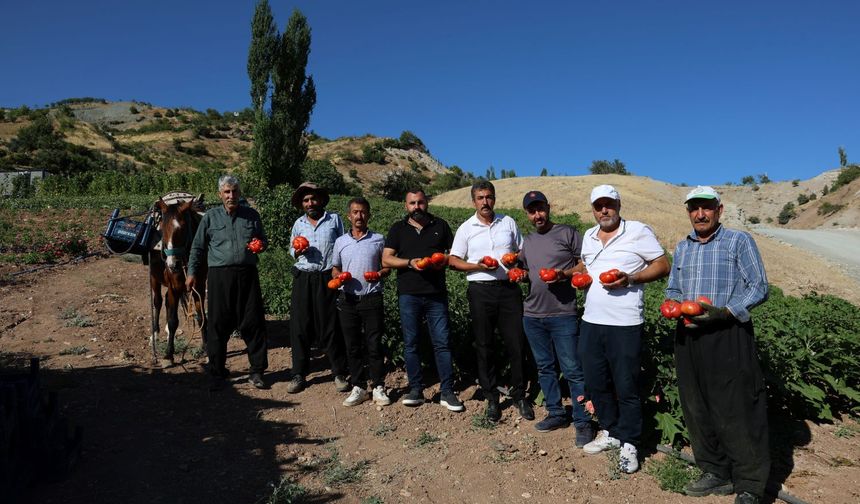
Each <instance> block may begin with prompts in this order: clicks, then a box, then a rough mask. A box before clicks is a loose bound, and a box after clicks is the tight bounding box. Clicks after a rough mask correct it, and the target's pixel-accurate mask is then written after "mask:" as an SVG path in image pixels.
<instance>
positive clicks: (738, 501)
mask: <svg viewBox="0 0 860 504" xmlns="http://www.w3.org/2000/svg"><path fill="white" fill-rule="evenodd" d="M759 502H760V499H759V498H758V497H756V496H755V495H753V494H751V493H749V492H742V493H739V494H738V495H737V497H735V504H759Z"/></svg>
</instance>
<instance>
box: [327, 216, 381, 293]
mask: <svg viewBox="0 0 860 504" xmlns="http://www.w3.org/2000/svg"><path fill="white" fill-rule="evenodd" d="M384 247H385V239H384V238H383V237H382V235H381V234H379V233H375V232H373V231H371V230H369V229H368V230H367V232H366V233H364V236H362V237H361V238H357V239H356V238H355V237H353V236H352V233H351V232H347V233H346V234H344V235H343V236H341V237H340V238H338V239H337V240H336V241H335V242H334V258H333V259H332V265H334V266H335V267H336V268H339V269H340V270H341V271H349V273H350V274H351V275H352V280H350V281H349V282H346V283H345V284H343V287H342V289H343V291H344V292H346V293H347V294H354V295H356V296H365V295H367V294H372V293H375V292H382V282H381V281H379V282H367V281H366V280H365V279H364V273H365V272H367V271H379V270H381V269H382V249H383V248H384Z"/></svg>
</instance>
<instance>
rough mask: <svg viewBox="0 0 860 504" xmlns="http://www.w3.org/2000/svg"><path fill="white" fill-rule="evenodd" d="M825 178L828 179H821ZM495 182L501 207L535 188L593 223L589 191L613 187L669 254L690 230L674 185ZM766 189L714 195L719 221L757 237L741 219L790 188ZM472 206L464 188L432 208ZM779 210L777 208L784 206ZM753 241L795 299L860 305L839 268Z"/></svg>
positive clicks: (600, 180) (680, 191)
mask: <svg viewBox="0 0 860 504" xmlns="http://www.w3.org/2000/svg"><path fill="white" fill-rule="evenodd" d="M825 175H827V174H823V175H821V176H819V177H823V176H825ZM813 180H815V179H813ZM817 182H818V181H815V182H811V183H817ZM493 183H494V184H495V186H496V193H497V203H496V204H497V207H499V208H519V207H520V205H521V204H522V198H523V195H524V194H525V193H526V192H527V191H530V190H533V189H537V190H540V191H542V192H544V193H545V194H546V196H547V198H548V199H549V200H550V203H551V204H552V206H553V211H555V212H561V213H565V212H577V213H579V214H580V215H581V216H582V218H583V221H584V222H587V223H592V222H594V221H593V218H592V216H591V215H592V214H591V209H590V207H589V195H590V193H591V189H592V188H593V187H594V186H596V185H599V184H612V185H614V186H615V187H616V188H617V189H618V191H619V192H620V193H621V201H622V205H621V214H622V216H624V217H625V218H627V219H632V220H640V221H643V222H646V223H648V224H650V225H651V226H652V227H653V228H654V231H655V232H656V233H657V236H658V238H659V239H660V243H662V244H663V246H664V247H665V248H666V249H667V250H669V251H670V252H671V251H672V250H674V248H675V244H677V242H678V241H679V240H680V239H682V238H683V237H684V236H685V235H686V234H687V233H689V231H690V221H689V219H688V218H687V214H686V212H685V210H684V205H683V201H684V196H685V195H686V193H687V191H689V187H681V186H675V185H672V184H668V183H666V182H660V181H657V180H653V179H650V178H647V177H637V176H622V175H586V176H578V177H519V178H512V179H503V180H495V181H494V182H493ZM767 185H768V186H773V187H768V188H767V192H765V193H764V196H763V197H762V198H761V199H759V197H758V196H750V195H748V194H745V193H744V191H747V192H749V193H753V192H756V193H758V192H762V191H763V190H765V189H760V190H759V191H752V189H751V188H749V187H719V188H718V190H722V191H723V193H722V196H723V203H724V206H725V212H724V219H723V222H725V223H726V224H727V225H729V226H732V227H739V228H742V229H748V230H750V231H753V232H755V230H756V229H755V228H756V227H755V226H751V227H747V226H746V224H745V223H744V222H743V216H744V215H751V212H752V211H753V209H755V211H756V212H759V211H762V212H763V211H765V210H767V206H766V205H765V204H764V203H762V202H764V201H767V200H768V199H773V200H774V202H773V203H772V205H774V207H776V206H777V205H778V198H779V196H780V194H781V193H780V192H779V191H781V190H783V189H781V188H784V186H785V185H788V186H791V183H790V182H780V183H772V184H767ZM470 204H471V201H470V195H469V189H468V188H462V189H458V190H456V191H449V192H447V193H445V194H441V195H439V196H437V197H436V198H434V199H433V205H443V206H454V207H468V206H470ZM778 206H779V207H780V208H781V206H782V205H778ZM762 215H763V214H762ZM774 218H775V216H774ZM755 239H756V243H757V244H758V246H759V249H760V251H761V254H762V257H763V259H764V261H765V268H766V269H767V274H768V279H769V280H770V282H771V283H773V284H774V285H777V286H779V287H781V288H782V289H784V290H785V291H786V292H787V293H790V294H794V295H801V294H805V293H809V292H819V293H828V294H834V295H837V296H840V297H843V298H845V299H848V300H849V301H851V302H853V303H855V304H860V283H858V282H857V281H856V280H852V279H850V278H846V277H845V275H844V274H843V272H842V268H841V267H840V266H838V265H836V264H835V263H831V262H828V261H825V260H823V259H822V258H821V257H818V256H816V255H814V254H811V253H809V252H806V251H804V250H801V249H799V248H795V247H791V246H789V245H786V244H784V243H782V242H780V241H778V240H774V239H772V238H768V237H767V236H764V235H761V234H756V235H755Z"/></svg>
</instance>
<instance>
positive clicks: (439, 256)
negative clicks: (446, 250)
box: [430, 252, 448, 266]
mask: <svg viewBox="0 0 860 504" xmlns="http://www.w3.org/2000/svg"><path fill="white" fill-rule="evenodd" d="M430 262H432V263H433V266H445V265H446V264H448V256H446V255H445V254H443V253H442V252H434V253H433V255H431V256H430Z"/></svg>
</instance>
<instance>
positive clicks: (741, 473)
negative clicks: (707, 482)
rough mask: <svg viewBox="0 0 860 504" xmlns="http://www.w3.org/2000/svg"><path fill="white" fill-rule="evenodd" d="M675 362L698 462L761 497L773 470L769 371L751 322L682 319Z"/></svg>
mask: <svg viewBox="0 0 860 504" xmlns="http://www.w3.org/2000/svg"><path fill="white" fill-rule="evenodd" d="M675 366H676V368H677V370H678V389H679V392H680V399H681V408H682V410H683V412H684V420H685V421H686V424H687V428H688V429H689V431H690V440H691V442H692V447H693V454H694V455H695V457H696V464H698V466H699V467H700V468H701V469H702V470H703V471H707V472H710V473H714V474H716V475H717V476H719V477H721V478H724V479H729V478H731V480H732V481H733V482H734V485H735V491H736V492H737V493H741V492H750V493H752V494H754V495H758V496H759V497H761V496H763V495H764V487H765V484H766V483H767V477H768V473H769V472H770V452H769V448H768V431H767V406H766V404H765V403H766V391H765V385H764V375H763V374H762V371H761V367H760V366H759V362H758V358H757V357H756V346H755V338H754V336H753V327H752V323H751V322H747V323H743V324H741V323H731V324H724V325H723V326H721V327H717V328H714V329H705V330H697V331H695V332H694V331H689V330H686V329H684V328H683V327H682V326H680V324H679V328H678V332H677V335H676V340H675Z"/></svg>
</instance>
